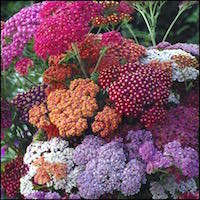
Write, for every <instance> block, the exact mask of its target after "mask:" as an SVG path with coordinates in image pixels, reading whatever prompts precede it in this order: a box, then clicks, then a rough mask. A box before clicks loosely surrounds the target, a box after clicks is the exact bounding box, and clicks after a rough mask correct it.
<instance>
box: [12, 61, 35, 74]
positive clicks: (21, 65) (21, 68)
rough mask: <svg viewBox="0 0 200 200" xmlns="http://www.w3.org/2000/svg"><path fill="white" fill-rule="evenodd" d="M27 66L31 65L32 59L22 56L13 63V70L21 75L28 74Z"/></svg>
mask: <svg viewBox="0 0 200 200" xmlns="http://www.w3.org/2000/svg"><path fill="white" fill-rule="evenodd" d="M29 67H33V61H32V60H31V59H30V58H22V59H20V60H19V61H17V62H16V64H15V70H16V72H17V73H18V74H20V75H21V76H25V75H27V74H28V68H29Z"/></svg>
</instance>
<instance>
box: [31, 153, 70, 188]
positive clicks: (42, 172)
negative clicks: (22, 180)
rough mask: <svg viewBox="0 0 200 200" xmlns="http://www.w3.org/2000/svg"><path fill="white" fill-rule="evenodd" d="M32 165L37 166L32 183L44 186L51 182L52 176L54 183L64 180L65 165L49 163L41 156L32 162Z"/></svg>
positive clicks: (65, 174)
mask: <svg viewBox="0 0 200 200" xmlns="http://www.w3.org/2000/svg"><path fill="white" fill-rule="evenodd" d="M33 165H35V166H37V167H38V168H37V172H36V174H35V176H34V182H35V183H37V184H39V185H44V184H46V183H48V182H50V181H51V176H53V177H54V178H55V179H56V181H58V180H60V179H62V178H65V177H66V176H67V173H66V164H63V163H49V162H46V161H45V160H44V158H43V157H42V156H41V157H40V158H38V159H37V160H35V161H34V162H33Z"/></svg>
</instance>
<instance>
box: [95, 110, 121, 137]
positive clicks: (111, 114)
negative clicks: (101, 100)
mask: <svg viewBox="0 0 200 200" xmlns="http://www.w3.org/2000/svg"><path fill="white" fill-rule="evenodd" d="M120 122H121V116H120V115H119V114H118V113H117V112H116V111H115V109H113V108H110V107H109V106H105V107H104V109H103V111H102V112H98V114H97V115H96V116H95V121H94V122H93V123H92V131H93V132H94V133H99V134H100V135H101V137H108V136H109V135H111V134H112V133H113V132H114V131H115V130H116V129H117V127H118V124H119V123H120Z"/></svg>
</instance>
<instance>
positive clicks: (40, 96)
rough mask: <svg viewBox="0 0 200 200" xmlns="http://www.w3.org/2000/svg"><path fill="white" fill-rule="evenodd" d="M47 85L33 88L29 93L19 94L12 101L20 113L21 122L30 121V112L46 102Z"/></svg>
mask: <svg viewBox="0 0 200 200" xmlns="http://www.w3.org/2000/svg"><path fill="white" fill-rule="evenodd" d="M45 87H46V86H45V85H39V86H35V87H32V88H31V89H30V90H28V91H27V92H23V93H18V94H17V95H16V96H15V97H14V98H13V99H12V101H11V103H12V105H14V106H15V107H16V108H17V110H18V112H19V115H20V116H19V119H20V120H21V121H29V116H28V111H29V110H30V109H31V108H32V107H33V106H34V105H39V104H41V103H42V102H43V101H44V100H45V93H44V90H45Z"/></svg>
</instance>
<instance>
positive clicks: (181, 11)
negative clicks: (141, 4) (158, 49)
mask: <svg viewBox="0 0 200 200" xmlns="http://www.w3.org/2000/svg"><path fill="white" fill-rule="evenodd" d="M184 10H185V9H183V10H179V12H178V14H177V15H176V17H175V18H174V20H173V21H172V23H171V24H170V26H169V28H168V29H167V31H166V33H165V36H164V37H163V39H162V42H164V41H165V40H166V39H167V36H168V35H169V32H170V31H171V29H172V27H173V26H174V24H175V22H176V21H177V19H178V18H179V16H180V15H181V14H182V13H183V12H184Z"/></svg>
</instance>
